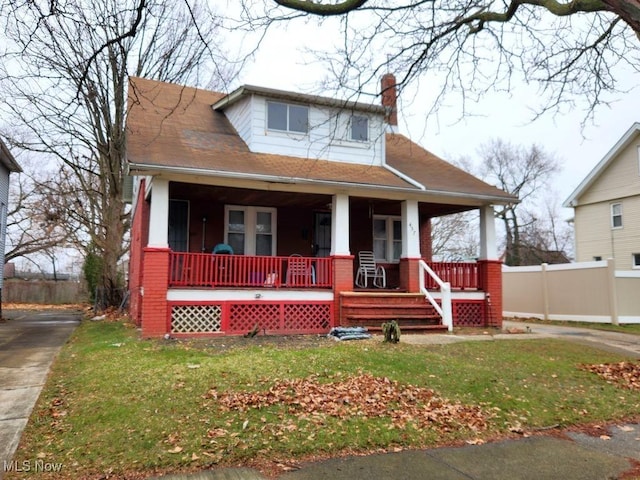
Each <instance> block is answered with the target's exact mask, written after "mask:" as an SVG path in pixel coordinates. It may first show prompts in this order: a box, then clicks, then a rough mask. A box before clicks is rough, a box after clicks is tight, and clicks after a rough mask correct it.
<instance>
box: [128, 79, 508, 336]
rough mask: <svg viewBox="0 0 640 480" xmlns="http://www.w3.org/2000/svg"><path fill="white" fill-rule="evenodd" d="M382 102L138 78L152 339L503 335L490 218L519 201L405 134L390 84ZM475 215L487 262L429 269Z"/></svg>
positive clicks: (134, 130)
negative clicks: (442, 226) (441, 226)
mask: <svg viewBox="0 0 640 480" xmlns="http://www.w3.org/2000/svg"><path fill="white" fill-rule="evenodd" d="M381 97H382V105H373V104H366V103H360V102H354V101H344V100H338V99H334V98H327V97H322V96H315V95H307V94H301V93H294V92H287V91H281V90H274V89H269V88H262V87H256V86H248V85H245V86H243V87H240V88H238V89H237V90H235V91H233V92H231V93H229V94H224V93H218V92H211V91H206V90H200V89H195V88H189V87H184V86H179V85H175V84H170V83H163V82H158V81H152V80H148V79H143V78H130V80H129V114H128V119H127V160H128V167H129V172H130V174H131V175H132V176H133V177H134V189H133V194H132V212H133V213H132V215H133V218H132V231H131V255H130V270H129V286H130V313H131V316H132V318H133V319H135V321H136V322H137V323H138V324H139V325H140V326H141V328H142V334H143V336H148V337H154V336H156V337H157V336H163V335H166V334H170V335H202V334H204V335H210V334H242V333H247V332H248V331H250V330H253V329H258V330H259V331H260V332H261V333H263V332H267V333H327V332H328V331H329V329H330V328H331V327H332V326H337V325H364V326H368V327H373V328H376V327H377V328H379V327H380V326H381V324H382V323H383V322H384V321H387V320H390V319H396V320H399V321H400V323H401V327H402V328H403V330H404V331H410V330H411V329H414V328H415V329H421V330H424V329H429V328H442V326H443V324H444V325H445V327H446V328H451V325H452V322H453V324H457V325H478V326H487V325H500V323H501V321H502V319H501V312H502V306H501V304H502V296H501V288H502V284H501V262H500V261H499V260H497V254H496V245H495V230H494V214H493V207H492V205H494V204H501V203H506V202H511V201H513V200H514V198H513V197H512V196H511V195H509V194H507V193H505V192H503V191H501V190H499V189H497V188H495V187H493V186H490V185H488V184H486V183H484V182H482V181H480V180H479V179H477V178H475V177H473V176H472V175H470V174H468V173H466V172H464V171H462V170H460V169H458V168H456V167H454V166H452V165H451V164H449V163H447V162H445V161H443V160H442V159H440V158H438V157H436V156H435V155H433V154H431V153H430V152H428V151H426V150H424V149H423V148H422V147H420V146H419V145H417V144H416V143H414V142H412V141H411V140H409V139H408V138H406V137H405V136H403V135H400V134H399V133H397V130H398V128H397V115H398V112H397V111H396V88H395V78H394V77H393V75H385V76H384V77H383V79H382V95H381ZM466 210H476V211H478V212H479V216H480V225H481V227H480V229H481V232H480V237H481V239H482V245H481V257H480V259H479V260H478V261H477V262H473V263H434V262H430V260H431V239H430V225H431V224H430V219H431V218H433V217H436V216H438V215H445V214H449V213H455V212H461V211H466ZM365 251H370V252H374V262H375V265H374V271H375V270H377V271H378V272H379V273H381V272H382V269H383V271H384V273H385V278H384V279H383V278H381V277H380V278H377V279H373V280H375V284H376V285H374V282H373V281H369V280H371V279H368V280H367V283H366V284H365V283H364V276H362V275H361V274H359V271H360V270H359V269H360V261H359V254H360V252H365ZM360 273H361V272H360ZM356 280H358V284H359V285H360V286H358V285H356Z"/></svg>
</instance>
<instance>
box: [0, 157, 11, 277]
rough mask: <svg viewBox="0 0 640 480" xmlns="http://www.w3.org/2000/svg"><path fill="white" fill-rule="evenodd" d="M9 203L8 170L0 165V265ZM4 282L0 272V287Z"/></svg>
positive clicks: (3, 251)
mask: <svg viewBox="0 0 640 480" xmlns="http://www.w3.org/2000/svg"><path fill="white" fill-rule="evenodd" d="M8 203H9V170H8V169H7V168H6V167H5V166H4V165H0V265H4V256H5V247H6V240H7V205H8ZM3 284H4V275H3V274H2V273H0V289H2V287H3Z"/></svg>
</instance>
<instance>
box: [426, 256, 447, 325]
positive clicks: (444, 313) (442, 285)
mask: <svg viewBox="0 0 640 480" xmlns="http://www.w3.org/2000/svg"><path fill="white" fill-rule="evenodd" d="M419 265H420V275H419V281H420V291H421V292H422V294H423V295H424V296H425V297H427V300H429V302H430V303H431V305H433V308H435V309H436V311H437V312H438V313H439V314H440V316H441V317H442V324H443V325H444V326H445V327H447V330H448V331H450V332H452V331H453V314H452V310H451V284H450V283H449V282H443V281H442V279H441V278H440V277H438V275H436V273H435V272H434V271H433V270H431V267H429V265H427V263H426V262H425V261H424V260H420V262H419ZM425 273H428V274H429V276H430V277H431V278H433V280H434V281H435V282H436V283H437V284H438V286H439V287H440V292H441V293H442V306H440V305H438V302H436V300H435V298H433V296H432V295H431V293H429V290H427V287H425V284H424V278H425V276H424V274H425Z"/></svg>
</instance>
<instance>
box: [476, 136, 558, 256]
mask: <svg viewBox="0 0 640 480" xmlns="http://www.w3.org/2000/svg"><path fill="white" fill-rule="evenodd" d="M479 156H480V158H481V161H482V164H481V166H480V175H481V177H482V178H484V179H485V180H486V181H488V182H489V183H492V184H495V185H496V186H497V187H498V188H500V189H502V190H504V191H505V192H509V193H511V194H513V195H515V196H516V197H518V198H519V200H520V202H519V203H509V204H506V205H501V206H498V207H496V217H497V218H498V219H500V220H501V222H502V224H503V226H504V231H505V263H506V264H507V265H520V264H521V262H522V255H521V247H522V246H523V245H526V242H525V241H524V240H525V238H523V231H524V230H525V229H529V230H531V228H532V225H533V224H534V223H535V221H536V217H535V216H534V215H532V214H531V208H532V206H533V204H534V203H535V200H536V199H537V198H538V195H539V194H541V193H543V192H544V191H545V188H548V186H549V182H550V180H551V179H552V176H553V174H555V173H557V172H558V170H559V164H558V161H557V160H556V158H555V157H554V156H553V155H551V154H549V153H547V152H545V151H544V150H543V149H542V148H541V147H539V146H537V145H532V146H530V147H529V148H525V147H522V146H516V145H512V144H510V143H508V142H505V141H502V140H499V139H494V140H492V141H490V142H488V143H487V144H485V145H483V146H481V147H480V149H479ZM527 209H529V210H527Z"/></svg>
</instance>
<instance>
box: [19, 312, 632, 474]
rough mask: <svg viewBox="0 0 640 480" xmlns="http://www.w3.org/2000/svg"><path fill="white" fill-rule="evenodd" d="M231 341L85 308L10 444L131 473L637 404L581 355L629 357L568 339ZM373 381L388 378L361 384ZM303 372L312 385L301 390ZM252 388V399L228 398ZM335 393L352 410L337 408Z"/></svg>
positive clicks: (429, 439) (466, 436)
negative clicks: (154, 334) (93, 318)
mask: <svg viewBox="0 0 640 480" xmlns="http://www.w3.org/2000/svg"><path fill="white" fill-rule="evenodd" d="M221 341H222V342H226V340H219V341H217V343H216V347H211V346H209V347H208V346H207V342H193V343H189V342H165V341H143V340H139V339H138V336H137V332H136V331H135V330H133V329H130V328H127V327H126V326H124V325H123V324H121V323H118V322H112V323H100V322H83V323H82V324H81V326H80V327H79V328H78V329H77V330H76V332H75V333H74V335H73V336H72V338H71V340H70V342H69V343H68V344H67V345H66V346H65V348H64V349H63V350H62V352H61V353H60V356H59V358H58V360H57V362H56V363H55V365H54V367H53V370H52V374H51V375H50V378H49V380H48V382H47V385H46V386H45V388H44V390H43V393H42V395H41V398H40V399H39V402H38V404H37V405H36V407H35V409H34V411H33V414H32V418H31V421H30V422H29V424H28V426H27V428H26V430H25V434H24V436H23V442H22V444H21V446H20V448H19V450H18V452H17V454H16V457H15V459H14V460H16V461H17V462H19V463H18V464H20V462H23V461H31V462H33V461H34V460H35V459H39V460H42V461H44V462H51V463H62V464H63V469H62V472H61V473H56V474H55V475H51V478H54V477H55V478H61V477H66V478H74V479H77V478H94V477H95V478H99V477H101V476H104V475H106V474H108V475H109V476H110V477H109V478H118V477H122V478H125V477H127V478H136V475H140V476H141V477H143V476H144V475H145V474H150V473H152V472H161V471H171V470H191V469H201V468H205V467H209V466H211V465H233V464H239V463H249V462H253V463H255V462H265V463H266V462H274V463H278V462H292V461H295V459H296V458H303V457H306V456H314V455H333V454H338V453H340V452H342V451H345V450H349V451H371V450H377V449H393V448H414V447H427V446H434V445H439V444H446V443H452V442H462V441H473V442H478V441H482V440H483V439H485V440H486V439H489V438H495V437H496V436H501V435H508V434H510V432H513V431H525V432H526V431H532V430H535V429H539V428H545V427H549V426H554V425H557V426H562V427H564V426H571V425H577V424H581V423H591V422H605V421H613V420H620V419H623V418H629V417H631V416H634V415H637V412H638V411H639V410H640V393H639V392H638V391H629V390H624V389H621V388H619V387H617V386H615V385H613V384H610V383H607V382H606V381H604V380H602V379H601V378H600V377H598V376H597V375H595V374H593V373H591V372H588V371H585V370H584V369H581V368H580V366H581V365H584V364H599V363H606V362H618V361H621V360H623V357H620V356H617V355H614V354H609V353H605V352H601V351H599V350H592V349H589V348H587V347H585V346H583V345H577V344H573V343H567V342H562V341H559V340H522V341H519V340H510V341H494V342H467V343H456V344H451V345H429V346H416V345H409V344H405V343H400V344H397V345H391V344H387V343H383V342H382V341H381V339H380V338H377V339H372V340H367V341H359V342H345V343H339V342H334V341H332V340H319V341H316V342H310V343H303V344H296V342H293V344H294V346H295V347H294V348H292V346H291V345H289V344H287V345H279V344H276V345H271V346H269V345H255V344H254V343H253V342H252V340H250V339H247V340H244V339H243V340H242V342H235V343H242V344H243V346H236V347H234V348H220V343H221ZM228 342H229V343H230V344H233V343H234V341H233V340H231V339H230V340H228ZM227 347H228V345H227ZM354 378H357V379H358V381H360V382H364V383H361V384H358V383H353V379H354ZM381 379H382V380H381ZM305 382H307V383H305ZM374 383H375V385H376V389H377V390H374V391H367V392H366V393H363V392H364V391H365V386H366V385H371V384H374ZM298 384H303V385H307V390H308V391H309V392H310V394H306V395H304V396H301V394H299V393H295V392H296V388H297V387H296V385H298ZM354 385H355V386H354ZM380 385H383V386H382V387H381V386H380ZM384 385H389V388H387V387H384ZM345 389H347V390H345ZM348 389H351V390H348ZM382 390H385V391H386V390H388V392H387V393H388V395H387V394H385V395H382ZM377 391H380V393H381V394H380V395H378V394H377V393H376V392H377ZM426 391H431V392H432V393H424V392H426ZM345 392H346V393H345ZM294 393H295V394H294ZM241 394H242V395H245V396H243V397H239V398H242V399H244V400H243V401H245V402H246V403H247V407H246V408H239V407H237V406H236V407H233V405H234V404H233V403H224V402H223V401H222V400H223V399H222V397H225V398H227V397H228V396H229V395H232V396H233V395H241ZM276 394H279V395H282V397H280V398H279V399H277V401H272V402H267V403H265V404H259V403H257V404H255V406H251V402H250V400H251V399H252V398H271V397H269V395H276ZM310 395H311V396H310ZM393 395H395V396H393ZM423 395H426V396H423ZM429 395H432V396H433V398H434V401H433V404H432V405H431V404H430V400H429V399H430V398H431V397H429ZM306 397H309V398H306ZM247 399H249V400H247ZM340 402H343V403H344V405H345V408H344V411H342V410H340V409H339V408H338V409H337V410H336V408H335V407H336V405H337V406H339V405H340ZM356 402H363V403H361V404H357V403H356ZM310 403H313V404H314V405H317V408H309V404H310ZM228 405H232V407H231V408H230V407H229V406H228ZM329 405H330V406H331V408H329ZM359 405H360V406H359ZM433 405H435V407H437V408H439V409H440V410H439V411H441V412H444V413H442V414H443V415H444V417H443V418H444V421H441V419H440V418H436V417H434V418H433V421H432V422H431V423H429V422H426V423H425V422H424V421H423V420H422V417H420V415H422V414H423V413H424V412H423V411H422V410H420V409H423V410H424V409H427V408H432V407H433ZM456 409H457V410H456ZM377 410H379V411H380V415H376V414H375V412H376V411H377ZM336 412H337V413H336ZM456 412H471V413H456ZM477 412H481V413H482V421H477V420H478V417H477V415H476V413H477ZM467 414H468V415H469V417H468V418H467V417H466V416H465V415H467ZM434 415H435V413H434ZM447 415H449V418H447ZM398 418H400V421H398V420H397V419H398ZM473 419H475V420H473ZM472 420H473V421H472ZM449 421H451V422H454V423H451V424H449V423H447V422H449ZM455 422H458V423H455ZM465 422H467V423H468V424H467V423H465ZM473 422H476V423H473ZM24 474H25V473H21V474H20V475H24ZM40 475H42V474H40ZM44 476H46V475H44ZM7 478H9V479H12V478H18V477H17V476H16V474H15V473H14V474H9V475H8V477H7Z"/></svg>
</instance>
